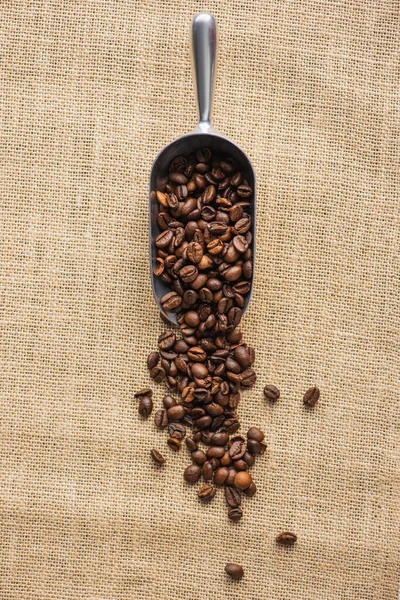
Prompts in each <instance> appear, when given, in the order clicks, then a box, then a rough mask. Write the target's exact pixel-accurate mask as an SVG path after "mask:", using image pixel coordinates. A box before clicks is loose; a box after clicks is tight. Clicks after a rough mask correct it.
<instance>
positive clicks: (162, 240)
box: [156, 229, 174, 248]
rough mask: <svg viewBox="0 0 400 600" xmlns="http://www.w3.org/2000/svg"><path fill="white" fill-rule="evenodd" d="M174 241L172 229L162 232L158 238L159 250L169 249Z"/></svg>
mask: <svg viewBox="0 0 400 600" xmlns="http://www.w3.org/2000/svg"><path fill="white" fill-rule="evenodd" d="M173 239H174V233H173V231H172V230H171V229H167V230H166V231H162V232H161V233H160V234H159V235H158V236H157V238H156V246H157V248H167V247H168V246H169V245H170V243H171V242H172V240H173Z"/></svg>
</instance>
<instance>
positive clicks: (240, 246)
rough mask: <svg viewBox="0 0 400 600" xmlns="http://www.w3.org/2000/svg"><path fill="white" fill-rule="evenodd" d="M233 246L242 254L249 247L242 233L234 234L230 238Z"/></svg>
mask: <svg viewBox="0 0 400 600" xmlns="http://www.w3.org/2000/svg"><path fill="white" fill-rule="evenodd" d="M232 244H233V247H234V248H235V250H236V251H237V252H239V254H243V252H246V250H247V249H248V247H249V244H248V242H247V240H246V238H245V237H244V236H243V235H235V237H234V238H233V240H232Z"/></svg>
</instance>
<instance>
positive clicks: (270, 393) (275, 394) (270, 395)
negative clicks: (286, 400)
mask: <svg viewBox="0 0 400 600" xmlns="http://www.w3.org/2000/svg"><path fill="white" fill-rule="evenodd" d="M264 396H265V398H266V399H267V400H269V401H270V402H276V401H277V400H278V399H279V396H280V391H279V390H278V388H277V387H275V386H274V385H266V386H265V388H264Z"/></svg>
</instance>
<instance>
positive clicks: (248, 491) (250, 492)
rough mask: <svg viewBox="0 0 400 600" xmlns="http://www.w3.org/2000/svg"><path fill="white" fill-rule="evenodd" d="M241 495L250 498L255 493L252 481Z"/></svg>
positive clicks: (255, 489)
mask: <svg viewBox="0 0 400 600" xmlns="http://www.w3.org/2000/svg"><path fill="white" fill-rule="evenodd" d="M243 493H244V494H245V495H246V496H248V497H249V498H252V497H253V496H254V495H255V494H256V493H257V488H256V486H255V483H254V481H252V482H251V484H250V485H249V487H248V488H246V489H245V490H243Z"/></svg>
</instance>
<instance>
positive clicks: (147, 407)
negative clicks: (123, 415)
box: [138, 396, 153, 419]
mask: <svg viewBox="0 0 400 600" xmlns="http://www.w3.org/2000/svg"><path fill="white" fill-rule="evenodd" d="M152 410H153V400H152V399H151V397H150V396H141V397H140V400H139V406H138V411H139V415H140V416H141V417H143V418H144V419H147V417H148V416H149V415H150V414H151V411H152Z"/></svg>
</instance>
